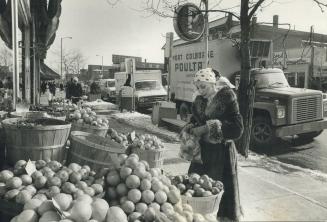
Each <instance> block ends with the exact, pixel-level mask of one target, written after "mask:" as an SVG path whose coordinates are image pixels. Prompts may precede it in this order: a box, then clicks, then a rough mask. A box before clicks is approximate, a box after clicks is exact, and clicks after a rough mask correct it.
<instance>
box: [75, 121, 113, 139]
mask: <svg viewBox="0 0 327 222" xmlns="http://www.w3.org/2000/svg"><path fill="white" fill-rule="evenodd" d="M108 129H109V128H108V127H98V126H92V125H90V124H86V123H82V124H79V123H76V122H74V123H73V124H72V130H71V131H82V132H87V133H91V134H94V135H98V136H102V137H106V135H107V131H108Z"/></svg>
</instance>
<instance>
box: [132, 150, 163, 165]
mask: <svg viewBox="0 0 327 222" xmlns="http://www.w3.org/2000/svg"><path fill="white" fill-rule="evenodd" d="M164 151H165V150H164V149H160V150H143V149H139V148H136V149H133V153H135V154H137V155H138V156H139V158H140V160H145V161H147V162H148V164H149V166H150V168H161V167H162V165H163V161H164Z"/></svg>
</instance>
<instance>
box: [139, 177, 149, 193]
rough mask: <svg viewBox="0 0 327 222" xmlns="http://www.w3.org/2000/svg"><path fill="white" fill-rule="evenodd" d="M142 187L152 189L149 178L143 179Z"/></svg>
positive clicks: (142, 188)
mask: <svg viewBox="0 0 327 222" xmlns="http://www.w3.org/2000/svg"><path fill="white" fill-rule="evenodd" d="M140 189H141V190H142V191H144V190H150V189H151V181H150V180H149V179H143V180H142V181H141V185H140Z"/></svg>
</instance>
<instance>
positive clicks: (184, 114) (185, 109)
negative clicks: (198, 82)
mask: <svg viewBox="0 0 327 222" xmlns="http://www.w3.org/2000/svg"><path fill="white" fill-rule="evenodd" d="M188 114H191V111H190V107H189V106H188V105H187V103H185V102H183V103H182V104H181V105H180V107H179V115H180V117H181V120H184V121H186V122H187V121H188Z"/></svg>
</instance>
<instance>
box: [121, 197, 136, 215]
mask: <svg viewBox="0 0 327 222" xmlns="http://www.w3.org/2000/svg"><path fill="white" fill-rule="evenodd" d="M121 208H122V209H123V211H124V212H125V213H126V214H131V213H132V212H134V210H135V205H134V203H133V202H132V201H130V200H126V201H125V202H124V203H123V204H122V205H121Z"/></svg>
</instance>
